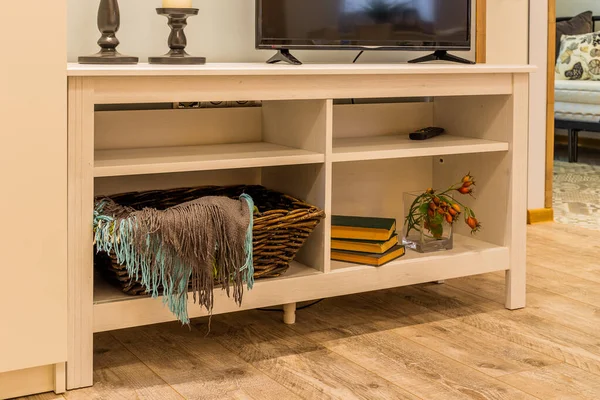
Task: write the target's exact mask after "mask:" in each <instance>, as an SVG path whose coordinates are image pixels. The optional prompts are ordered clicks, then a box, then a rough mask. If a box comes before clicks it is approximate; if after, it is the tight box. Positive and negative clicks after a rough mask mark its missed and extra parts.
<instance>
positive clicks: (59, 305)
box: [0, 0, 67, 398]
mask: <svg viewBox="0 0 600 400" xmlns="http://www.w3.org/2000/svg"><path fill="white" fill-rule="evenodd" d="M24 10H26V11H27V12H26V17H25V16H23V18H20V17H15V16H17V15H23V11H24ZM2 12H3V14H4V15H6V16H9V15H10V16H13V17H7V18H4V19H3V21H2V24H1V25H0V47H2V48H3V49H5V51H4V52H3V54H2V55H0V59H1V60H2V63H1V66H0V71H2V73H1V74H0V88H1V89H0V138H1V141H2V142H1V143H2V145H1V146H0V182H1V187H0V221H1V228H0V254H2V261H1V262H0V276H1V278H0V279H1V281H2V289H1V290H0V373H2V372H6V371H11V370H17V369H25V368H29V367H37V366H41V365H47V364H55V363H61V362H64V361H66V358H67V354H66V353H67V343H66V342H67V339H66V335H67V332H66V330H67V246H66V240H67V212H66V211H67V174H66V172H67V154H66V151H67V132H66V114H67V110H66V86H67V80H66V71H65V61H66V51H67V49H66V1H61V0H57V1H38V2H35V4H34V5H31V6H30V7H27V6H24V5H23V4H22V3H21V2H6V1H4V2H2ZM24 21H27V22H26V24H27V27H24V26H23V22H24ZM15 40H16V41H17V42H15ZM30 386H31V387H33V386H34V384H33V383H31V384H30ZM4 389H6V388H5V387H3V385H0V398H2V397H3V396H2V393H1V392H2V390H4Z"/></svg>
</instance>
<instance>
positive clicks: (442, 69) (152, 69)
mask: <svg viewBox="0 0 600 400" xmlns="http://www.w3.org/2000/svg"><path fill="white" fill-rule="evenodd" d="M526 61H527V60H526V59H523V60H519V62H521V63H525V62H526ZM534 69H535V67H531V66H527V65H523V64H521V65H492V64H488V65H475V66H473V65H458V64H457V65H447V64H443V65H439V64H422V65H411V64H305V65H302V66H294V67H290V66H289V65H268V64H264V63H209V64H206V65H202V66H197V65H195V66H194V65H187V66H185V65H177V66H175V65H150V64H146V63H139V64H137V65H82V64H75V63H70V64H68V66H67V74H68V75H69V76H88V77H89V76H98V77H101V76H117V77H124V76H129V77H134V76H198V75H200V76H254V75H259V76H261V75H271V76H282V75H283V76H295V75H382V74H397V75H406V74H408V75H415V74H427V75H430V74H456V73H459V74H460V73H463V74H495V73H513V72H532V71H533V70H534Z"/></svg>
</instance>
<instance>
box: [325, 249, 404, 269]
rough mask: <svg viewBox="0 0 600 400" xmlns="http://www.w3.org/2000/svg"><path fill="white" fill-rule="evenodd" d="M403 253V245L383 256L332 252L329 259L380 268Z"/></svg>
mask: <svg viewBox="0 0 600 400" xmlns="http://www.w3.org/2000/svg"><path fill="white" fill-rule="evenodd" d="M404 253H405V248H404V246H403V245H401V244H398V245H396V246H394V247H392V248H391V249H389V250H388V251H386V252H385V253H384V254H372V253H360V252H358V251H344V250H332V251H331V259H332V260H335V261H345V262H351V263H356V264H364V265H373V266H375V267H380V266H382V265H384V264H387V263H389V262H390V261H394V260H395V259H397V258H399V257H402V256H403V255H404Z"/></svg>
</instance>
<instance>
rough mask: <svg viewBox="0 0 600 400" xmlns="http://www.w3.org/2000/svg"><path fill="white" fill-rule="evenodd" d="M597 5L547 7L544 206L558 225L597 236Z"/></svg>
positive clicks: (553, 0)
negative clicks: (593, 233)
mask: <svg viewBox="0 0 600 400" xmlns="http://www.w3.org/2000/svg"><path fill="white" fill-rule="evenodd" d="M597 3H598V2H597V1H593V0H587V1H586V0H579V1H573V0H550V1H549V2H548V84H547V116H546V117H547V118H546V119H547V123H546V125H547V126H546V129H547V130H546V186H545V187H546V189H545V206H546V207H547V208H552V209H553V210H554V219H555V221H556V222H558V223H563V224H569V225H576V226H580V227H583V228H588V229H595V230H600V69H599V70H596V68H594V66H595V65H596V64H599V65H600V47H599V48H598V49H597V50H596V43H597V41H596V37H595V36H591V37H590V36H589V35H593V32H596V31H598V30H600V4H597ZM560 34H564V35H566V37H563V39H562V41H561V40H560V36H561V35H560ZM575 36H576V37H577V38H578V39H576V40H575V39H572V40H571V39H568V38H573V37H575ZM586 37H590V39H589V41H590V44H589V45H588V44H587V42H585V40H586V39H585V38H586ZM598 39H599V40H600V36H599V37H598ZM557 40H558V42H557ZM569 40H570V41H569ZM584 42H585V43H584ZM594 58H598V61H593V60H594ZM590 66H592V69H590ZM557 68H558V69H557ZM596 94H597V98H595V96H596Z"/></svg>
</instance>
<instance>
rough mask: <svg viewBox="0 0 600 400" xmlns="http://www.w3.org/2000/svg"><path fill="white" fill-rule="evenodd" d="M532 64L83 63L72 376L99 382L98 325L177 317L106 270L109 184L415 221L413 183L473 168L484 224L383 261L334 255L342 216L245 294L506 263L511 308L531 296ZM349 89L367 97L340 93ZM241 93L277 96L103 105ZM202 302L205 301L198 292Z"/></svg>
mask: <svg viewBox="0 0 600 400" xmlns="http://www.w3.org/2000/svg"><path fill="white" fill-rule="evenodd" d="M532 70H533V68H532V67H529V66H493V65H477V66H462V65H461V66H455V65H441V64H433V65H304V66H299V67H295V66H287V65H286V66H278V65H275V66H273V65H266V64H212V65H211V64H209V65H206V66H199V67H157V66H148V65H143V64H142V65H138V66H127V67H122V66H114V67H113V66H80V65H69V67H68V75H69V87H68V91H69V132H68V137H69V141H68V143H69V144H68V152H69V165H68V175H69V193H68V196H69V203H68V211H69V241H68V249H69V258H68V271H69V272H68V284H69V357H68V363H67V376H68V381H67V382H68V388H70V389H73V388H77V387H82V386H89V385H91V384H92V383H93V382H92V381H93V379H92V358H93V352H92V351H93V349H92V342H93V333H94V332H101V331H107V330H113V329H120V328H127V327H132V326H138V325H144V324H153V323H158V322H165V321H170V320H173V317H172V315H171V314H170V313H169V311H168V310H167V309H166V308H164V307H163V305H162V302H161V300H152V299H150V298H147V297H141V298H139V297H129V296H126V295H124V294H123V293H121V292H120V290H119V289H115V288H113V287H111V286H110V285H108V284H106V283H103V282H102V280H101V279H94V271H93V247H92V246H93V245H92V214H93V213H92V212H93V198H94V195H95V194H110V193H117V192H124V191H132V190H145V189H153V188H156V189H158V188H161V189H164V188H171V187H180V186H187V185H204V184H218V185H226V184H242V183H246V184H263V185H265V186H267V187H270V188H272V189H276V190H280V191H283V192H286V193H289V194H291V195H294V196H297V197H299V198H302V199H305V200H307V201H308V202H310V203H312V204H315V205H317V206H319V207H321V208H323V209H324V210H325V211H326V213H327V215H328V216H330V215H331V214H332V213H343V214H358V215H381V216H393V217H396V218H397V219H398V225H399V226H401V225H402V220H403V215H402V214H403V206H402V193H403V192H406V191H412V190H422V189H424V188H427V187H430V186H433V187H442V186H446V185H448V184H450V183H452V182H454V181H456V180H458V179H460V177H462V175H463V174H465V173H467V172H469V171H470V172H472V173H473V174H474V175H475V177H476V178H477V183H478V185H477V196H476V199H472V200H470V202H471V205H472V206H473V207H474V209H475V210H476V211H477V213H478V217H479V218H480V220H481V221H482V222H483V225H484V230H483V231H482V232H481V233H479V234H478V235H477V236H471V235H469V234H468V233H467V232H466V231H463V230H461V229H462V228H459V231H458V235H457V238H456V241H455V248H454V249H453V250H451V251H447V252H442V253H434V254H427V255H423V254H417V253H414V252H408V254H407V255H406V256H405V257H403V258H401V259H399V260H397V261H395V262H392V263H390V264H388V265H385V266H383V267H380V268H372V267H367V266H360V265H352V264H346V263H340V262H331V261H330V260H329V252H330V220H329V218H327V219H326V220H325V221H324V222H323V223H322V224H321V225H320V226H319V228H318V229H317V230H316V231H315V232H314V234H313V235H312V236H311V238H310V240H309V242H308V243H307V245H306V246H305V248H304V249H303V250H302V251H301V252H300V254H299V255H298V257H297V260H296V261H295V262H294V263H293V265H292V267H291V269H290V271H289V272H288V273H287V274H286V275H285V276H283V277H281V278H278V279H271V280H263V281H260V280H259V281H258V282H257V284H256V286H255V288H254V290H252V291H250V292H247V293H246V294H245V296H244V303H243V306H242V308H241V309H252V308H257V307H266V306H273V305H281V304H286V305H288V306H287V307H286V309H288V310H293V304H294V303H296V302H299V301H307V300H313V299H318V298H323V297H332V296H339V295H345V294H350V293H357V292H365V291H371V290H377V289H384V288H390V287H397V286H402V285H412V284H417V283H423V282H431V281H441V280H445V279H450V278H455V277H461V276H467V275H474V274H481V273H485V272H491V271H500V270H505V271H506V272H507V274H506V288H507V290H506V306H507V308H509V309H516V308H521V307H524V305H525V222H526V197H527V194H526V190H527V136H528V79H529V76H528V74H529V73H530V72H531V71H532ZM398 98H404V100H403V101H398V100H397V99H398ZM406 98H413V99H412V101H407V99H406ZM340 99H356V101H355V103H356V104H350V102H346V103H348V104H340V103H343V102H338V101H336V102H335V104H334V100H340ZM364 99H378V100H379V101H378V102H371V101H370V102H365V101H364ZM386 99H387V100H386ZM241 100H260V101H262V106H260V107H233V108H201V109H185V110H183V109H162V110H156V109H154V110H134V111H131V110H130V111H96V109H95V106H97V105H102V104H123V105H124V104H134V103H136V104H137V103H172V102H194V101H241ZM430 125H437V126H442V127H445V128H446V130H447V132H448V134H447V135H445V136H442V137H438V138H434V139H431V140H428V141H425V142H412V141H410V140H408V136H407V134H408V133H409V132H410V131H411V130H414V129H417V128H421V127H424V126H430ZM215 303H216V305H215V310H214V312H215V313H226V312H233V311H238V310H240V308H239V307H237V306H236V305H235V304H234V302H233V301H232V300H230V299H228V298H226V296H225V295H224V294H223V293H222V292H221V290H220V289H217V293H216V300H215ZM189 312H190V315H191V316H192V317H198V316H203V315H205V312H204V311H203V310H201V309H200V308H199V306H197V305H194V304H190V305H189ZM288 316H290V315H289V313H288ZM288 322H292V321H291V320H290V321H288Z"/></svg>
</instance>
